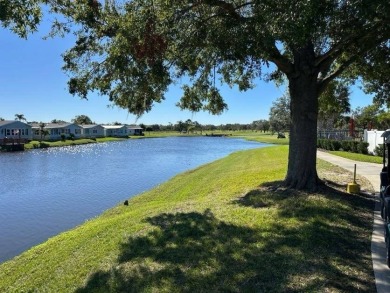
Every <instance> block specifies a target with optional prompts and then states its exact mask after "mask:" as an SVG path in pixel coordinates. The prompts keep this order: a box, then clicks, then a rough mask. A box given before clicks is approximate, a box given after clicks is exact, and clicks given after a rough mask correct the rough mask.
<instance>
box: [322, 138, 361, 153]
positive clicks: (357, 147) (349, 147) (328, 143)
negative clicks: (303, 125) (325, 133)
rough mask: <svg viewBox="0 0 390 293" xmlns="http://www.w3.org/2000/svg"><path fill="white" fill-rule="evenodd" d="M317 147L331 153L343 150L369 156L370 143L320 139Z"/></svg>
mask: <svg viewBox="0 0 390 293" xmlns="http://www.w3.org/2000/svg"><path fill="white" fill-rule="evenodd" d="M317 147H318V148H321V149H325V150H330V151H339V150H340V149H342V150H343V151H345V152H352V153H360V154H365V155H367V154H368V149H367V148H368V143H367V142H363V141H360V142H359V141H354V140H342V141H338V140H334V139H318V140H317Z"/></svg>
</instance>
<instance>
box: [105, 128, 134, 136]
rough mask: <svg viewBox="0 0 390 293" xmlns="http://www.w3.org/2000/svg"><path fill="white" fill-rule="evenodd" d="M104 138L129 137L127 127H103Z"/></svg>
mask: <svg viewBox="0 0 390 293" xmlns="http://www.w3.org/2000/svg"><path fill="white" fill-rule="evenodd" d="M102 126H103V128H104V136H118V137H120V136H128V134H127V126H126V125H102Z"/></svg>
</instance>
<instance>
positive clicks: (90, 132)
mask: <svg viewBox="0 0 390 293" xmlns="http://www.w3.org/2000/svg"><path fill="white" fill-rule="evenodd" d="M80 126H81V128H82V130H81V135H82V137H86V138H89V137H93V138H95V137H103V136H104V127H103V126H101V125H98V124H85V125H80Z"/></svg>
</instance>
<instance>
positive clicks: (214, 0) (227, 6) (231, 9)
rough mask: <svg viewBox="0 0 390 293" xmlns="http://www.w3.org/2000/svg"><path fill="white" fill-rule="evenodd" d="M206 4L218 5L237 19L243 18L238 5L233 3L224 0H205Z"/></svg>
mask: <svg viewBox="0 0 390 293" xmlns="http://www.w3.org/2000/svg"><path fill="white" fill-rule="evenodd" d="M202 2H203V3H204V4H206V5H209V6H216V7H219V8H221V9H222V10H223V11H225V12H226V13H227V14H228V15H230V16H232V17H233V18H234V19H236V20H241V19H242V16H241V15H240V14H239V13H238V12H237V11H236V9H237V8H236V7H235V6H234V5H233V4H231V3H226V2H225V1H222V0H203V1H202Z"/></svg>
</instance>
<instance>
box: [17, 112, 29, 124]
mask: <svg viewBox="0 0 390 293" xmlns="http://www.w3.org/2000/svg"><path fill="white" fill-rule="evenodd" d="M15 120H19V121H22V120H24V121H26V122H27V120H26V118H25V117H24V114H15Z"/></svg>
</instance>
